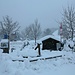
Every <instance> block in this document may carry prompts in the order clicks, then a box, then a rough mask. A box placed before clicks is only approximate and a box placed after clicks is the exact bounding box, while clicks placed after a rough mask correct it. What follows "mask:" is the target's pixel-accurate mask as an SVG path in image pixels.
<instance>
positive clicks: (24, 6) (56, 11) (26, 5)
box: [0, 0, 75, 29]
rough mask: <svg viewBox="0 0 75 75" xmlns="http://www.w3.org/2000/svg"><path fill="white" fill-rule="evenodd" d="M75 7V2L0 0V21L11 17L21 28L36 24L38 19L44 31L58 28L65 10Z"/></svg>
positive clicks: (60, 0) (66, 0) (74, 0)
mask: <svg viewBox="0 0 75 75" xmlns="http://www.w3.org/2000/svg"><path fill="white" fill-rule="evenodd" d="M68 5H73V6H74V7H75V0H0V21H1V20H2V17H3V16H6V15H9V16H10V17H12V19H13V21H18V22H19V24H20V26H21V28H22V29H23V28H25V27H26V26H28V25H30V24H32V23H34V20H35V19H36V18H37V19H38V21H39V22H40V24H41V27H42V29H44V28H53V27H58V26H59V24H58V23H57V22H56V21H61V17H62V15H61V13H62V10H63V8H67V6H68Z"/></svg>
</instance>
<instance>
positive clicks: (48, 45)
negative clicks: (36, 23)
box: [42, 35, 63, 50]
mask: <svg viewBox="0 0 75 75" xmlns="http://www.w3.org/2000/svg"><path fill="white" fill-rule="evenodd" d="M61 46H62V47H63V44H62V43H61V42H60V37H55V36H53V35H48V36H45V37H44V38H43V39H42V50H45V49H46V50H61Z"/></svg>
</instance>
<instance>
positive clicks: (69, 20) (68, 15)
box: [62, 6, 75, 39]
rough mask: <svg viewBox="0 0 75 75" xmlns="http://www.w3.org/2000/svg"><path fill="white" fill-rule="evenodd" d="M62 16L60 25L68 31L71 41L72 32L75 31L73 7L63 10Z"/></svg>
mask: <svg viewBox="0 0 75 75" xmlns="http://www.w3.org/2000/svg"><path fill="white" fill-rule="evenodd" d="M62 15H63V20H62V24H63V25H66V30H67V31H68V33H69V36H71V39H73V35H74V30H75V11H74V7H72V6H71V7H69V6H68V8H67V9H64V12H63V14H62ZM64 33H65V32H64Z"/></svg>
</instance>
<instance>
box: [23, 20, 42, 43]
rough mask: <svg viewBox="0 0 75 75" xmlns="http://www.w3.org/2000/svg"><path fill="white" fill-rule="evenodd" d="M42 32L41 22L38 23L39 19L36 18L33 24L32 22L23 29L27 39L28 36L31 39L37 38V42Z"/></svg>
mask: <svg viewBox="0 0 75 75" xmlns="http://www.w3.org/2000/svg"><path fill="white" fill-rule="evenodd" d="M40 34H41V27H40V24H39V23H38V19H36V20H35V21H34V23H33V24H30V25H29V26H28V27H26V28H25V29H24V30H23V31H22V35H23V37H24V38H25V39H26V38H28V39H30V40H35V44H36V40H37V39H38V38H39V36H40Z"/></svg>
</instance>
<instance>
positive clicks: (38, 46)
mask: <svg viewBox="0 0 75 75" xmlns="http://www.w3.org/2000/svg"><path fill="white" fill-rule="evenodd" d="M37 48H38V54H39V56H41V52H40V44H39V43H38V44H37V47H36V48H35V50H36V49H37Z"/></svg>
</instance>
